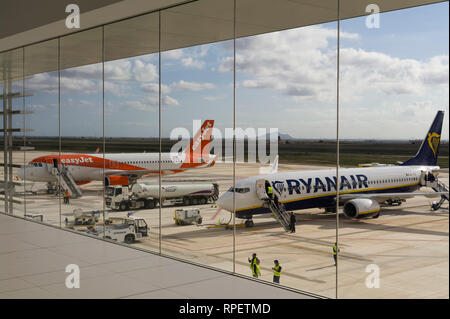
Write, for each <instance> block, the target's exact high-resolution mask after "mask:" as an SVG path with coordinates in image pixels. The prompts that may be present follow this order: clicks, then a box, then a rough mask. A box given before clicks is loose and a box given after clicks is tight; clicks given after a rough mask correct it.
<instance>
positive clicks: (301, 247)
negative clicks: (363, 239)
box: [277, 243, 372, 261]
mask: <svg viewBox="0 0 450 319" xmlns="http://www.w3.org/2000/svg"><path fill="white" fill-rule="evenodd" d="M277 245H283V246H289V247H293V248H298V249H302V250H308V251H312V252H316V253H320V254H325V255H331V256H332V255H333V253H332V252H329V251H325V250H321V249H316V248H309V247H305V246H299V245H294V244H284V243H278V244H277ZM339 258H350V259H357V260H362V261H372V260H371V259H367V258H363V257H358V256H354V255H353V256H350V255H348V254H343V253H340V254H339Z"/></svg>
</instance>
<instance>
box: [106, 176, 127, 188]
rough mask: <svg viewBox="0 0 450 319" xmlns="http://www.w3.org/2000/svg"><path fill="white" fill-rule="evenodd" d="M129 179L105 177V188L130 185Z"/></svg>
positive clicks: (124, 177) (125, 177)
mask: <svg viewBox="0 0 450 319" xmlns="http://www.w3.org/2000/svg"><path fill="white" fill-rule="evenodd" d="M128 183H129V181H128V177H127V176H120V175H110V176H106V177H105V186H115V185H128Z"/></svg>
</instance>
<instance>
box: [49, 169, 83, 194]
mask: <svg viewBox="0 0 450 319" xmlns="http://www.w3.org/2000/svg"><path fill="white" fill-rule="evenodd" d="M52 174H53V175H55V176H56V177H59V176H61V179H60V181H61V186H62V187H63V188H64V189H67V190H68V191H69V193H70V197H72V198H78V197H81V196H82V195H83V194H82V192H81V189H80V187H78V185H77V183H75V181H74V179H73V177H72V174H70V172H69V170H68V169H66V168H65V167H63V168H60V167H59V166H58V167H53V168H52Z"/></svg>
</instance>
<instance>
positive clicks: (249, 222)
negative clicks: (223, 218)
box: [244, 219, 255, 227]
mask: <svg viewBox="0 0 450 319" xmlns="http://www.w3.org/2000/svg"><path fill="white" fill-rule="evenodd" d="M244 224H245V227H253V226H254V225H255V224H254V223H253V219H247V220H246V221H245V223H244Z"/></svg>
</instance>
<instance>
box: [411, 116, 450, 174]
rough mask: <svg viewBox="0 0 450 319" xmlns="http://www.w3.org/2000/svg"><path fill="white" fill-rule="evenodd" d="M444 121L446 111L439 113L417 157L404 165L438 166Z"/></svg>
mask: <svg viewBox="0 0 450 319" xmlns="http://www.w3.org/2000/svg"><path fill="white" fill-rule="evenodd" d="M443 119H444V111H438V112H437V114H436V117H435V118H434V121H433V124H431V127H430V130H429V131H428V133H427V136H425V139H424V140H423V142H422V145H421V146H420V149H419V151H418V152H417V154H416V156H414V157H413V158H411V159H409V160H407V161H406V162H404V163H403V164H402V165H427V166H434V165H436V164H437V157H438V154H439V142H440V140H441V130H442V122H443Z"/></svg>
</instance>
